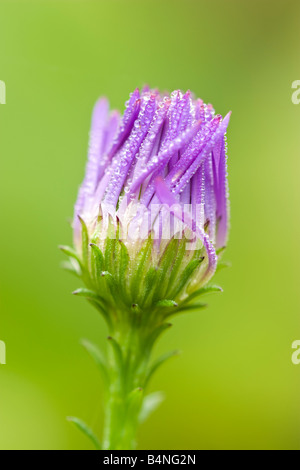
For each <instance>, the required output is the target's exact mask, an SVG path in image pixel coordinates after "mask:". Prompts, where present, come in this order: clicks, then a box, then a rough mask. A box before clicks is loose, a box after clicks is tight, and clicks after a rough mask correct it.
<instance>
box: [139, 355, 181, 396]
mask: <svg viewBox="0 0 300 470" xmlns="http://www.w3.org/2000/svg"><path fill="white" fill-rule="evenodd" d="M179 354H180V352H179V351H170V352H168V353H166V354H163V355H162V356H160V357H159V358H158V359H156V361H155V362H154V363H153V364H152V366H150V369H149V371H148V373H147V375H146V378H145V385H144V388H146V386H147V384H148V383H149V380H150V379H151V377H152V376H153V374H154V372H155V371H156V370H157V369H158V368H159V367H160V366H161V365H162V364H164V363H165V362H166V361H167V360H168V359H170V358H171V357H175V356H178V355H179Z"/></svg>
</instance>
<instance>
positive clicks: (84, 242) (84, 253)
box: [78, 216, 89, 269]
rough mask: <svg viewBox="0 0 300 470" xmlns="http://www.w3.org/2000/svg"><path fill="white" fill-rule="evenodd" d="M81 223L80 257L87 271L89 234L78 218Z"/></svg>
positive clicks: (81, 221) (83, 223)
mask: <svg viewBox="0 0 300 470" xmlns="http://www.w3.org/2000/svg"><path fill="white" fill-rule="evenodd" d="M78 218H79V220H80V223H81V240H82V241H81V251H82V253H81V255H82V263H83V265H84V266H85V267H86V269H88V258H89V232H88V229H87V226H86V224H85V222H84V220H83V219H82V218H81V217H80V216H78Z"/></svg>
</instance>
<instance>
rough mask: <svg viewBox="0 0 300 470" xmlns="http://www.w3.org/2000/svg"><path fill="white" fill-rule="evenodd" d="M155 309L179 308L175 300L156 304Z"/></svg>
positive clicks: (166, 300) (165, 300)
mask: <svg viewBox="0 0 300 470" xmlns="http://www.w3.org/2000/svg"><path fill="white" fill-rule="evenodd" d="M155 307H178V304H177V303H176V302H175V300H168V299H163V300H159V301H158V302H156V304H155Z"/></svg>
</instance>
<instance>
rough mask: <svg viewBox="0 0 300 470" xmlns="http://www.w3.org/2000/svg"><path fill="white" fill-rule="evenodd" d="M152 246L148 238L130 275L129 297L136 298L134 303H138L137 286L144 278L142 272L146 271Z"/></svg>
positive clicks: (150, 239)
mask: <svg viewBox="0 0 300 470" xmlns="http://www.w3.org/2000/svg"><path fill="white" fill-rule="evenodd" d="M152 245H153V240H152V238H151V237H149V238H148V240H147V242H146V243H145V245H144V246H143V247H142V248H141V250H140V252H139V254H138V256H137V259H136V262H135V268H134V272H133V274H132V280H131V295H132V297H133V299H134V298H135V297H136V298H137V300H136V303H139V301H138V295H139V286H140V283H141V280H142V279H143V277H144V271H145V269H146V265H147V262H148V260H149V257H150V254H151V248H152Z"/></svg>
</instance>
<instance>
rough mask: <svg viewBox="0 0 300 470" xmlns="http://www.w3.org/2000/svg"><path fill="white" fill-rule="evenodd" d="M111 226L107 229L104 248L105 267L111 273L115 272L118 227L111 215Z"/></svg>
mask: <svg viewBox="0 0 300 470" xmlns="http://www.w3.org/2000/svg"><path fill="white" fill-rule="evenodd" d="M109 217H110V219H109V226H108V230H107V236H106V242H105V249H104V260H105V269H106V270H107V271H109V272H110V273H112V274H113V273H114V272H115V261H114V258H115V249H116V228H115V226H114V223H113V220H112V217H111V216H109Z"/></svg>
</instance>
